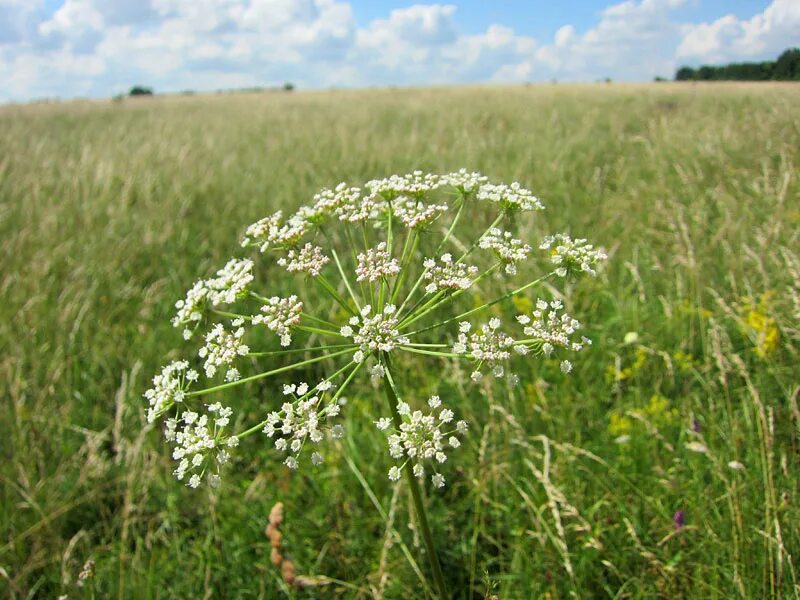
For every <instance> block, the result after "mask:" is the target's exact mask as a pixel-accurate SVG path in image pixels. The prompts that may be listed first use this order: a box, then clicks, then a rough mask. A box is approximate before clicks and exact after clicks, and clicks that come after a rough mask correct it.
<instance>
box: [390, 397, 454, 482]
mask: <svg viewBox="0 0 800 600" xmlns="http://www.w3.org/2000/svg"><path fill="white" fill-rule="evenodd" d="M441 405H442V402H441V400H440V399H439V396H431V397H430V399H429V400H428V406H429V407H430V409H431V411H430V412H429V413H428V414H427V415H426V414H423V413H422V411H420V410H415V411H413V412H412V411H411V407H410V406H409V405H408V404H406V403H405V402H400V403H398V405H397V412H398V414H399V416H400V418H401V420H402V423H401V424H400V428H399V429H391V427H392V420H391V419H389V418H387V417H383V418H381V419H379V420H377V421H375V426H376V427H377V428H378V429H380V430H382V431H390V432H391V433H390V435H389V454H390V455H391V457H392V458H394V459H395V460H400V459H402V458H406V462H404V463H403V464H402V465H400V466H399V467H398V466H396V465H395V466H393V467H392V468H391V469H390V470H389V479H390V480H392V481H397V480H398V479H400V472H401V470H402V469H403V467H404V466H405V465H406V463H407V462H408V460H410V461H411V462H412V464H413V467H412V471H413V473H414V475H415V476H416V477H419V478H422V477H424V476H425V467H424V466H423V465H422V463H421V462H419V461H423V460H428V461H435V462H434V465H435V464H437V463H438V464H442V463H444V462H445V461H447V454H445V450H446V449H447V448H458V447H459V446H460V445H461V442H460V441H459V439H458V438H457V437H456V436H455V435H454V434H456V433H458V434H461V435H463V434H465V433H466V432H467V429H468V426H467V422H466V421H459V422H458V423H456V425H455V428H454V429H452V430H450V431H443V430H442V429H443V428H444V427H446V426H450V423H452V422H453V411H452V410H450V409H449V408H442V409H441V410H440V411H439V414H438V415H437V414H436V413H435V411H437V410H439V408H440V407H441ZM431 480H432V482H433V484H434V485H435V486H436V487H443V486H444V481H445V480H444V476H443V475H442V474H440V473H438V472H436V467H435V466H434V474H433V476H432V477H431Z"/></svg>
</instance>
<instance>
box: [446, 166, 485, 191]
mask: <svg viewBox="0 0 800 600" xmlns="http://www.w3.org/2000/svg"><path fill="white" fill-rule="evenodd" d="M487 181H488V178H487V177H485V176H483V175H481V174H480V173H476V172H472V173H470V172H469V171H467V170H466V169H459V170H458V171H456V172H455V173H447V174H445V175H442V176H441V177H440V178H439V182H440V183H441V184H442V185H449V186H451V187H454V188H456V189H457V190H459V191H461V192H464V193H465V194H469V193H470V192H473V191H475V190H476V189H477V188H478V187H480V186H481V185H483V184H484V183H486V182H487Z"/></svg>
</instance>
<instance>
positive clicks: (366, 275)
mask: <svg viewBox="0 0 800 600" xmlns="http://www.w3.org/2000/svg"><path fill="white" fill-rule="evenodd" d="M399 272H400V263H399V262H398V261H397V259H396V258H392V257H391V256H390V255H389V252H388V251H387V250H386V242H381V243H380V244H378V245H377V246H376V247H375V248H370V249H369V250H367V251H366V252H362V253H361V254H359V255H358V265H357V266H356V281H364V280H366V281H370V282H371V281H378V280H379V279H384V278H386V277H395V276H396V275H397V274H398V273H399Z"/></svg>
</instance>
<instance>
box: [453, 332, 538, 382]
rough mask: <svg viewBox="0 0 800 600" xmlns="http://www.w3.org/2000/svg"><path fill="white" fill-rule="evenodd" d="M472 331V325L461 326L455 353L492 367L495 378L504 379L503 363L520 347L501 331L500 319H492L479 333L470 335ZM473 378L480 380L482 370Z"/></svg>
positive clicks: (454, 345) (473, 375) (454, 349)
mask: <svg viewBox="0 0 800 600" xmlns="http://www.w3.org/2000/svg"><path fill="white" fill-rule="evenodd" d="M470 329H471V327H470V324H469V323H468V322H466V321H463V322H462V323H460V324H459V333H458V339H457V341H456V343H455V344H453V352H455V353H456V354H467V355H469V356H471V357H472V358H473V359H474V360H475V361H476V362H478V364H479V365H481V364H486V365H488V366H489V367H491V369H492V374H493V375H494V376H495V377H502V376H503V375H504V374H505V369H504V368H503V365H502V364H501V363H502V362H503V361H506V360H508V359H509V358H511V351H512V349H513V350H516V351H517V352H520V351H519V350H518V348H519V347H515V346H514V339H513V338H512V337H511V336H509V335H508V334H506V333H504V332H502V331H500V319H496V318H494V319H490V320H489V322H488V323H486V324H484V325H482V326H481V328H480V329H479V330H478V331H475V332H473V333H469V331H470ZM520 353H524V351H523V352H520ZM471 377H472V379H473V381H476V380H479V379H480V377H481V372H480V369H478V370H476V371H475V372H474V373H473V374H472V376H471Z"/></svg>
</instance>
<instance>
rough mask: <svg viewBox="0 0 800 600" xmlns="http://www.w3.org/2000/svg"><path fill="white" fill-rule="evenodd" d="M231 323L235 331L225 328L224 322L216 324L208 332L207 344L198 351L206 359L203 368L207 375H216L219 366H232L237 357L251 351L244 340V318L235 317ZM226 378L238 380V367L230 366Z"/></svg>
mask: <svg viewBox="0 0 800 600" xmlns="http://www.w3.org/2000/svg"><path fill="white" fill-rule="evenodd" d="M231 324H232V325H233V326H234V327H235V328H236V329H234V330H233V331H228V330H227V329H225V326H224V325H223V324H222V323H217V324H216V325H214V327H213V328H212V329H211V331H209V332H208V333H207V334H206V337H205V340H206V343H205V346H203V347H202V348H200V351H199V352H198V353H197V355H198V356H199V357H200V358H204V359H205V363H204V364H203V369H205V372H206V377H214V375H215V374H216V372H217V369H218V368H220V367H226V366H230V365H232V364H233V361H234V360H235V359H236V358H237V357H239V356H244V355H245V354H247V353H248V352H250V348H249V347H248V346H247V345H246V344H244V342H242V337H243V336H244V327H242V326H241V325H242V320H241V319H235V320H234V321H232V322H231ZM225 379H226V380H228V381H236V380H237V379H239V371H238V370H237V369H236V368H229V369H228V371H227V372H226V374H225Z"/></svg>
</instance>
